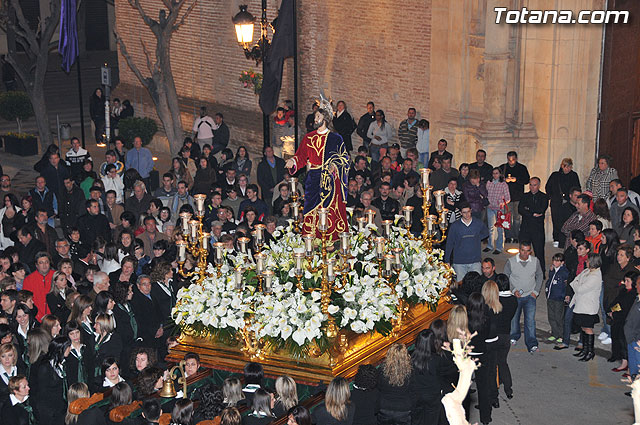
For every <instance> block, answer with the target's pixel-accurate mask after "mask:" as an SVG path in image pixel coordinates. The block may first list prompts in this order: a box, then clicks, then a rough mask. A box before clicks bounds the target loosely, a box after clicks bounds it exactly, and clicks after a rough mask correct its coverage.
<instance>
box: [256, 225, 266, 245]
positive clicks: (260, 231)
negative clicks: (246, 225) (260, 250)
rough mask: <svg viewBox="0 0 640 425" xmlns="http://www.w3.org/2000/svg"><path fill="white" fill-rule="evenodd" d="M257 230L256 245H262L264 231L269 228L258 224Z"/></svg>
mask: <svg viewBox="0 0 640 425" xmlns="http://www.w3.org/2000/svg"><path fill="white" fill-rule="evenodd" d="M255 228H256V243H259V244H261V243H263V242H264V231H265V229H266V228H267V226H265V225H264V224H256V225H255Z"/></svg>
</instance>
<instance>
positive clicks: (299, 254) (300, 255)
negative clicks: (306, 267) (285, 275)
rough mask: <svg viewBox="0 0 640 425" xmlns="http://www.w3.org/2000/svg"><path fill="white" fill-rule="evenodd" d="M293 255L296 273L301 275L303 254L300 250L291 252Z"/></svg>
mask: <svg viewBox="0 0 640 425" xmlns="http://www.w3.org/2000/svg"><path fill="white" fill-rule="evenodd" d="M293 257H294V258H295V260H296V275H298V276H300V275H302V260H303V258H304V254H303V253H302V252H296V253H295V254H293Z"/></svg>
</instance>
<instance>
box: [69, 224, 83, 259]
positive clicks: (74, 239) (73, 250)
mask: <svg viewBox="0 0 640 425" xmlns="http://www.w3.org/2000/svg"><path fill="white" fill-rule="evenodd" d="M67 239H69V254H71V257H73V258H76V257H77V256H78V247H79V246H80V244H81V243H82V242H80V229H78V228H77V227H72V228H71V229H69V235H68V236H67Z"/></svg>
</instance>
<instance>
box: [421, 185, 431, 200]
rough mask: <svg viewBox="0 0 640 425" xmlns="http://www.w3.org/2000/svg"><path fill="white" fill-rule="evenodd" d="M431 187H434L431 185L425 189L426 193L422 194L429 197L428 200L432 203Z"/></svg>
mask: <svg viewBox="0 0 640 425" xmlns="http://www.w3.org/2000/svg"><path fill="white" fill-rule="evenodd" d="M431 189H433V188H432V187H431V186H428V187H427V188H426V189H425V190H424V193H423V194H422V196H424V197H425V198H426V199H427V202H429V203H431Z"/></svg>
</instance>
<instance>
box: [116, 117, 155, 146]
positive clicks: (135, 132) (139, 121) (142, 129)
mask: <svg viewBox="0 0 640 425" xmlns="http://www.w3.org/2000/svg"><path fill="white" fill-rule="evenodd" d="M118 131H119V135H120V137H122V141H123V142H124V144H125V146H126V147H127V148H129V149H130V148H131V147H133V139H134V138H136V137H138V136H139V137H141V138H142V144H143V145H146V144H148V143H149V142H150V141H151V139H153V136H154V135H155V134H156V133H157V132H158V124H156V122H155V121H154V120H152V119H151V118H139V117H131V118H125V119H123V120H120V121H118Z"/></svg>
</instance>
